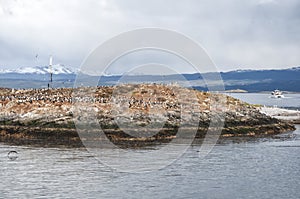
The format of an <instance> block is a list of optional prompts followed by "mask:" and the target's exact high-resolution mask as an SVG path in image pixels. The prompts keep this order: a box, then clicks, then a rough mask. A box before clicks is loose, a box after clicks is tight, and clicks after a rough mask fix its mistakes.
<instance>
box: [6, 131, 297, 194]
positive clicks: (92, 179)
mask: <svg viewBox="0 0 300 199" xmlns="http://www.w3.org/2000/svg"><path fill="white" fill-rule="evenodd" d="M290 135H291V134H290ZM290 135H289V136H283V137H284V139H281V138H280V137H279V138H278V139H261V140H259V141H256V142H245V143H227V144H219V145H217V146H216V147H215V148H214V149H213V151H212V152H211V153H210V154H209V155H208V156H206V157H205V158H203V159H200V158H199V156H198V155H199V153H198V151H199V146H192V147H190V149H189V150H188V151H187V152H186V154H185V155H184V156H183V157H181V158H180V159H179V160H177V161H176V162H175V163H173V164H172V165H170V166H168V167H166V168H164V169H161V170H156V171H153V172H147V173H139V174H136V173H118V172H114V171H112V170H111V169H110V168H108V167H105V166H104V165H102V164H100V163H99V162H98V161H97V160H96V159H95V158H93V157H92V156H91V155H90V154H89V153H88V152H87V151H85V150H83V149H60V148H31V147H19V146H18V147H16V146H9V145H3V144H1V145H0V163H1V167H0V169H1V171H0V173H1V176H0V177H1V183H0V190H1V191H0V198H24V197H27V198H32V197H43V196H47V198H57V197H61V198H66V197H72V198H73V197H84V198H87V197H90V198H95V197H96V198H171V197H172V198H173V197H174V198H295V199H296V198H299V197H300V187H299V181H300V175H299V174H300V171H299V165H300V158H299V157H300V155H299V154H300V126H297V131H295V132H294V133H293V134H292V136H290ZM9 151H17V152H18V158H17V159H15V160H11V159H9V158H8V157H7V154H8V152H9ZM140 152H141V153H142V152H143V151H140ZM139 161H141V160H139Z"/></svg>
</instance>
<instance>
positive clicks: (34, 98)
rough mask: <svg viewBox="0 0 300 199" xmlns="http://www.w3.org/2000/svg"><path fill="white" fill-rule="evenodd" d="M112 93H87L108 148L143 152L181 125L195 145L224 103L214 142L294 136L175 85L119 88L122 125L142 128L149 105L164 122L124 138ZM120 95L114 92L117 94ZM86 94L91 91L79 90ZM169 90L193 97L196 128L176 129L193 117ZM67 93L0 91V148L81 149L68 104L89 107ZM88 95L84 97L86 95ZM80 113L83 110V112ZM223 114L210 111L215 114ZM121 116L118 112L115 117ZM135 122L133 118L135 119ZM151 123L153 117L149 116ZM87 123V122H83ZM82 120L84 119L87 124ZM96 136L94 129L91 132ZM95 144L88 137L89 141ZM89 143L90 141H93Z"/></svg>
mask: <svg viewBox="0 0 300 199" xmlns="http://www.w3.org/2000/svg"><path fill="white" fill-rule="evenodd" d="M115 89H116V87H97V88H96V89H93V90H92V91H93V93H94V95H93V99H92V102H93V110H95V112H96V113H97V119H98V120H99V123H100V125H101V127H102V129H103V131H104V133H105V136H106V137H107V138H108V140H109V142H112V143H113V144H115V145H117V146H118V147H121V148H128V147H143V146H149V145H152V144H160V143H168V142H170V141H172V140H173V139H174V138H176V136H177V135H176V134H177V130H178V128H179V126H180V125H181V124H184V127H182V128H183V130H184V131H185V132H186V134H187V135H189V132H190V131H196V132H197V134H196V136H195V139H196V140H201V139H203V138H204V137H205V136H206V133H207V130H208V128H209V124H210V120H211V118H212V114H211V111H210V104H212V103H213V102H216V101H219V100H220V98H225V99H226V102H225V103H226V112H224V116H225V122H224V127H223V128H222V133H221V136H220V138H224V139H227V138H232V137H241V138H242V137H254V138H256V137H266V136H271V135H276V134H280V133H284V132H288V131H293V130H295V127H294V125H293V124H291V123H289V122H287V121H282V120H279V119H276V118H273V117H270V116H268V115H265V114H263V113H261V112H260V110H259V108H258V107H255V106H253V105H250V104H248V103H245V102H242V101H240V100H238V99H235V98H232V97H228V96H224V95H222V94H213V93H207V92H201V91H196V90H193V89H186V88H181V87H179V86H178V85H168V86H166V85H157V84H145V85H123V86H122V88H121V89H122V93H127V94H128V93H129V94H130V95H127V94H125V95H124V96H121V97H120V96H119V98H118V100H120V101H125V104H126V105H128V106H129V107H130V108H129V110H128V111H129V112H130V113H131V116H128V115H129V114H123V115H118V113H117V115H118V116H120V117H121V118H122V121H124V122H128V121H129V122H134V123H138V125H139V126H147V125H148V124H149V117H147V115H149V114H152V113H151V111H150V112H149V110H150V109H151V108H153V106H154V105H159V106H161V107H162V108H163V109H164V111H162V112H161V113H156V114H158V115H160V114H161V116H162V117H163V116H164V117H166V118H167V120H166V122H165V124H164V126H163V127H162V128H158V129H155V128H153V129H152V130H153V132H156V131H158V133H155V135H152V136H145V135H143V136H141V137H139V136H138V137H135V136H131V135H128V134H126V133H125V132H123V131H122V130H120V128H118V125H117V124H116V123H115V121H114V119H113V117H114V116H115V115H114V114H116V113H114V114H112V112H111V109H112V107H111V106H112V105H111V101H112V96H113V92H114V90H115ZM118 89H120V87H119V88H118ZM81 90H84V91H90V90H91V88H81ZM174 90H176V91H178V90H179V92H180V93H186V95H184V96H186V99H184V100H183V101H184V102H185V103H187V104H192V103H195V101H193V100H191V99H190V97H189V96H190V95H191V94H192V93H193V94H195V95H196V96H197V101H198V103H199V104H200V106H199V111H198V115H197V117H198V116H199V117H200V122H199V127H197V129H193V128H195V127H189V125H188V124H189V122H190V121H183V122H182V123H180V122H179V121H180V119H182V118H181V117H180V114H195V113H194V112H193V113H189V112H186V113H183V112H180V107H182V104H181V103H182V102H179V101H177V100H176V95H175V93H174V92H173V91H174ZM72 93H73V89H68V88H60V89H51V90H47V89H27V90H14V89H0V94H1V95H0V96H1V99H0V102H1V104H0V142H4V143H9V144H15V145H31V146H43V147H59V146H64V147H84V145H83V143H82V141H81V139H82V138H80V136H79V134H78V132H77V129H76V128H75V125H74V118H75V119H78V118H76V117H77V116H76V115H74V110H73V108H74V100H77V101H79V103H80V105H82V104H85V103H90V102H91V101H90V100H91V99H89V98H80V97H78V98H76V97H74V95H72ZM87 93H89V92H87ZM83 107H84V106H83ZM218 111H219V112H221V111H224V109H220V110H215V112H218ZM119 114H121V112H120V113H119ZM137 116H138V117H137ZM155 116H156V117H157V115H155ZM87 117H88V116H87ZM87 119H88V118H87ZM94 133H95V135H97V133H99V132H97V129H95V132H94ZM94 138H95V139H101V138H99V137H97V136H96V137H93V139H94ZM183 139H184V138H183ZM93 141H95V140H93Z"/></svg>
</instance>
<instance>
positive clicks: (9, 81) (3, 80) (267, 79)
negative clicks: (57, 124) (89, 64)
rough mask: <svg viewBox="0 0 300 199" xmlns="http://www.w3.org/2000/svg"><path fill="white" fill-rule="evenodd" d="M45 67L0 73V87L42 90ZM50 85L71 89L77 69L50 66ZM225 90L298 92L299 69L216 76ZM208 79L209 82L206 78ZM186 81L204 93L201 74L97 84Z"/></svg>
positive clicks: (46, 78) (46, 75)
mask: <svg viewBox="0 0 300 199" xmlns="http://www.w3.org/2000/svg"><path fill="white" fill-rule="evenodd" d="M49 72H50V71H49V67H48V66H37V67H22V68H19V69H14V70H12V69H9V70H0V87H9V88H42V87H46V86H47V84H48V82H49ZM52 72H53V82H54V83H53V86H54V87H72V86H73V83H74V80H75V78H76V75H77V74H78V72H79V70H78V69H74V68H71V67H66V66H64V65H61V64H58V65H54V66H53V68H52ZM220 75H221V77H222V79H223V81H224V86H225V89H226V90H236V89H242V90H246V91H248V92H261V91H271V90H274V89H280V90H283V91H290V92H300V67H294V68H289V69H279V70H235V71H230V72H221V73H220ZM205 76H206V77H207V79H208V80H212V81H211V82H213V76H214V74H213V73H206V74H205ZM210 77H211V78H212V79H210ZM85 78H86V79H87V80H91V79H94V80H97V79H98V77H95V76H89V75H85ZM182 78H184V79H185V80H188V83H189V85H190V86H192V87H194V88H196V89H199V90H207V87H206V84H205V82H204V79H203V77H202V75H201V74H199V73H195V74H182V75H162V76H160V75H135V76H126V77H125V78H124V77H122V76H120V75H110V76H103V77H101V81H100V82H99V84H100V85H113V84H116V83H117V82H118V81H122V82H133V83H139V82H156V83H161V82H179V83H184V81H183V80H182Z"/></svg>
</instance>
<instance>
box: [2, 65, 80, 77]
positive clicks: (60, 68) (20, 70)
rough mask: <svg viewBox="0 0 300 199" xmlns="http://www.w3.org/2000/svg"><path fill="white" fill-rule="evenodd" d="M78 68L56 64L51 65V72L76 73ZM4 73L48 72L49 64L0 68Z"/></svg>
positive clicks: (56, 73)
mask: <svg viewBox="0 0 300 199" xmlns="http://www.w3.org/2000/svg"><path fill="white" fill-rule="evenodd" d="M77 72H78V69H75V68H68V67H65V66H64V65H62V64H56V65H53V66H52V73H53V74H54V75H58V74H76V73H77ZM6 73H18V74H48V73H50V68H49V66H35V67H21V68H18V69H1V70H0V74H6Z"/></svg>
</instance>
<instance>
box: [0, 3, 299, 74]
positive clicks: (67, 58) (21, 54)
mask: <svg viewBox="0 0 300 199" xmlns="http://www.w3.org/2000/svg"><path fill="white" fill-rule="evenodd" d="M299 10H300V2H299V1H298V0H245V1H241V0H226V1H225V0H224V1H211V0H185V1H174V0H151V1H149V0H148V1H145V0H126V1H124V0H72V1H69V0H26V1H24V0H0V68H17V67H20V66H35V65H47V63H48V59H49V55H50V54H53V56H54V62H55V63H62V64H64V65H66V66H71V67H79V66H80V65H81V63H82V62H83V60H84V59H85V58H86V57H87V56H88V55H89V53H90V52H91V51H92V50H93V49H95V48H96V47H97V46H98V45H99V44H101V43H102V42H104V41H106V40H107V39H109V38H111V37H113V36H115V35H117V34H119V33H121V32H124V31H129V30H132V29H136V28H143V27H159V28H167V29H171V30H175V31H178V32H180V33H183V34H185V35H187V36H188V37H190V38H193V39H194V40H195V41H197V42H198V43H200V44H201V45H202V46H203V47H204V48H205V49H206V51H207V52H208V54H209V56H210V57H211V58H212V59H213V60H214V62H215V63H216V65H217V66H218V68H219V69H220V70H221V71H228V70H234V69H258V68H260V69H263V68H288V67H294V66H300V12H299ZM187 72H188V71H187Z"/></svg>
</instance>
